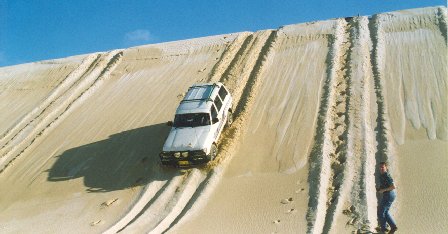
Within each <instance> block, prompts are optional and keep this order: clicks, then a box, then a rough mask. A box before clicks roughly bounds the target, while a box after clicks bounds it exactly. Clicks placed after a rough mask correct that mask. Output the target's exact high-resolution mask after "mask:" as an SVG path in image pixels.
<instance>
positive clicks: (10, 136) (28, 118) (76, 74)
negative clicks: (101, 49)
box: [0, 54, 101, 155]
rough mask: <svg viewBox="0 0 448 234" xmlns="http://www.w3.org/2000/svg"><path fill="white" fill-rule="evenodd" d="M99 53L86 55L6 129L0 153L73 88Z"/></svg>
mask: <svg viewBox="0 0 448 234" xmlns="http://www.w3.org/2000/svg"><path fill="white" fill-rule="evenodd" d="M100 56H101V55H100V54H92V55H89V56H87V58H85V59H84V60H83V61H82V62H81V64H80V65H79V66H78V67H77V68H76V69H75V70H74V71H72V72H71V73H70V74H69V75H68V76H67V77H66V78H65V79H64V80H63V81H61V82H60V83H59V84H58V85H57V86H56V88H55V89H54V90H53V91H52V92H51V94H50V95H49V96H48V97H47V98H46V99H45V100H44V101H42V103H41V104H39V106H37V107H36V108H34V109H33V110H32V111H31V112H29V113H28V114H27V115H25V116H24V117H23V118H22V119H21V120H20V121H19V122H18V123H17V124H15V125H14V126H13V127H11V128H10V129H8V130H7V131H6V132H5V133H4V134H3V135H2V137H1V138H0V145H1V148H0V155H3V154H2V151H4V150H3V149H4V148H5V147H6V146H7V145H8V144H9V143H10V142H11V141H13V140H14V139H15V138H16V137H17V135H19V134H20V133H21V132H22V131H24V129H25V128H26V127H28V126H29V125H31V124H32V123H33V121H35V120H36V119H37V118H39V117H40V116H41V115H42V114H43V113H44V112H45V110H46V109H48V107H49V106H50V105H52V104H53V103H54V102H55V101H56V100H57V99H58V98H60V97H61V95H63V94H64V93H65V92H67V90H69V89H71V88H73V86H74V85H75V83H76V82H79V80H80V79H81V78H82V77H83V76H84V75H85V74H86V73H87V72H88V71H89V70H90V69H91V68H92V67H94V66H95V64H96V63H97V62H98V60H99V58H100Z"/></svg>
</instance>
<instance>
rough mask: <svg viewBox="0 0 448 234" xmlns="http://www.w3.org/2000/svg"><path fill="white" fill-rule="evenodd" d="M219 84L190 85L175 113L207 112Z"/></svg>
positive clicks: (220, 84)
mask: <svg viewBox="0 0 448 234" xmlns="http://www.w3.org/2000/svg"><path fill="white" fill-rule="evenodd" d="M221 86H222V83H219V82H216V83H200V84H194V85H192V86H191V87H190V88H189V89H188V92H187V94H185V97H184V99H182V101H181V103H180V105H179V107H178V108H177V110H176V114H187V113H202V112H205V113H208V112H209V111H210V108H211V106H212V104H213V100H214V98H215V97H216V95H217V94H218V91H219V88H220V87H221Z"/></svg>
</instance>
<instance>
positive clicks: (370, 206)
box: [0, 7, 448, 233]
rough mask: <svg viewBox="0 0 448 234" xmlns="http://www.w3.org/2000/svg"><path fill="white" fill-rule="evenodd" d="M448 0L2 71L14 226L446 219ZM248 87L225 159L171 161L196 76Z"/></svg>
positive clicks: (224, 228) (241, 94) (440, 223)
mask: <svg viewBox="0 0 448 234" xmlns="http://www.w3.org/2000/svg"><path fill="white" fill-rule="evenodd" d="M446 20H447V13H446V8H445V7H442V8H437V7H434V8H424V9H414V10H409V11H400V12H394V13H384V14H379V15H375V16H373V17H371V18H368V17H354V18H351V17H350V18H345V19H344V18H341V19H334V20H328V21H320V22H311V23H306V24H298V25H289V26H284V27H281V28H279V29H277V30H264V31H259V32H255V33H251V32H244V33H236V34H229V35H220V36H213V37H206V38H198V39H192V40H186V41H178V42H170V43H163V44H156V45H147V46H140V47H135V48H129V49H124V50H115V51H110V52H105V53H94V54H90V55H82V56H76V57H71V58H66V59H59V60H53V61H44V62H38V63H32V64H24V65H18V66H12V67H5V68H0V97H2V98H1V99H0V107H1V110H2V111H1V113H0V116H1V119H2V120H4V121H2V122H0V136H1V138H0V171H1V172H0V194H2V196H1V197H0V210H2V212H0V232H2V233H3V232H4V233H17V232H40V233H55V232H72V233H101V232H105V233H116V232H123V233H149V232H151V233H162V232H166V231H168V232H172V233H197V232H198V231H199V232H202V233H265V232H281V233H297V232H299V233H306V232H308V233H322V232H324V233H328V232H329V233H348V232H352V231H356V230H359V231H362V232H367V231H369V230H373V229H374V227H376V225H377V221H376V204H377V199H378V197H377V194H376V193H375V184H376V182H375V180H376V178H375V177H376V175H377V172H376V170H375V167H376V164H377V163H378V162H379V161H383V160H388V161H389V162H391V172H392V175H393V176H394V178H395V181H396V184H397V186H398V200H397V202H396V203H395V204H394V207H393V210H392V212H393V214H394V215H395V217H396V219H397V221H398V223H399V227H400V231H403V232H406V233H421V232H431V233H443V232H444V231H446V230H448V226H446V225H445V224H446V222H445V220H446V219H447V218H448V210H447V209H445V208H444V207H447V206H448V202H447V199H446V194H447V192H448V191H447V188H448V182H447V181H448V180H447V179H448V173H447V169H448V168H447V165H448V161H447V157H446V156H447V155H448V144H447V138H448V137H447V134H448V125H447V121H448V111H447V108H448V104H447V102H448V101H447V88H448V86H447V81H448V77H447V57H446V52H447V30H446V25H447V24H446ZM214 81H220V82H223V83H224V84H226V86H227V87H228V88H229V89H230V91H231V93H232V95H233V96H234V102H235V103H234V108H235V110H234V117H235V122H234V124H233V125H232V127H230V128H228V129H226V130H225V131H224V132H223V135H222V137H221V139H220V147H219V150H220V153H219V155H218V158H217V159H216V160H215V161H214V162H212V163H209V164H208V165H206V166H203V167H198V168H192V169H188V170H178V169H174V168H163V167H161V166H160V165H159V161H158V153H159V152H160V150H161V147H162V145H163V142H164V140H165V138H166V136H167V134H168V131H169V127H168V126H166V125H165V122H166V121H168V120H171V118H172V116H173V113H174V111H175V108H176V106H177V104H178V102H179V100H181V99H182V97H183V95H184V92H185V91H186V89H187V87H188V86H190V85H191V84H192V83H197V82H214Z"/></svg>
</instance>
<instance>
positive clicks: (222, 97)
mask: <svg viewBox="0 0 448 234" xmlns="http://www.w3.org/2000/svg"><path fill="white" fill-rule="evenodd" d="M218 94H219V96H220V97H221V99H222V100H224V99H225V98H226V96H227V90H226V89H225V88H224V86H221V88H220V89H219V92H218Z"/></svg>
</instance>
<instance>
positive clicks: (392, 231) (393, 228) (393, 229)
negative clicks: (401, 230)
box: [389, 226, 398, 233]
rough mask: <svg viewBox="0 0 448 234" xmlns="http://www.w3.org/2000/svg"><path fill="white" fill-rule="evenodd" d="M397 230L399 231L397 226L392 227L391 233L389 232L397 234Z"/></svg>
mask: <svg viewBox="0 0 448 234" xmlns="http://www.w3.org/2000/svg"><path fill="white" fill-rule="evenodd" d="M397 230H398V227H397V226H395V227H392V228H390V232H389V233H394V232H396V231H397Z"/></svg>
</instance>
